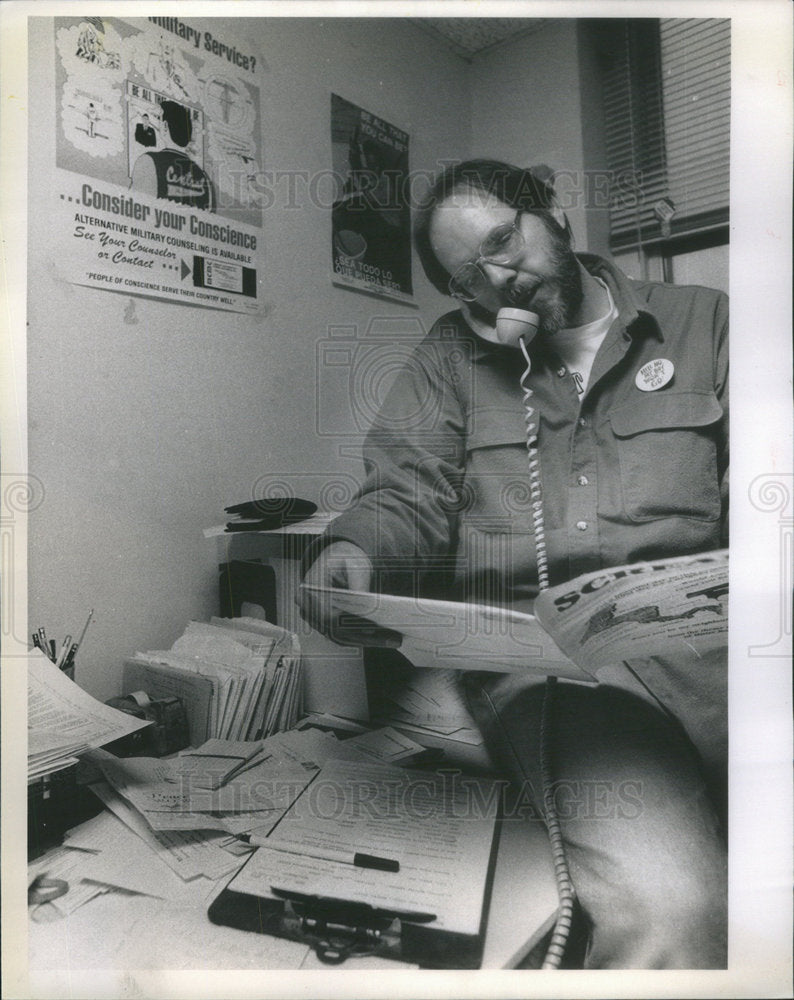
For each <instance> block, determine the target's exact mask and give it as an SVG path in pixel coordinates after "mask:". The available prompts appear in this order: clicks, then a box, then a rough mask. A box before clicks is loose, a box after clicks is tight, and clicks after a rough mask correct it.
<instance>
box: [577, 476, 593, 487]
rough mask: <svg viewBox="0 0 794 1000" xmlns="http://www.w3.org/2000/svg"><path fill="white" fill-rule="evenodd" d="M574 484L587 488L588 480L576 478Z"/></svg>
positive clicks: (583, 477)
mask: <svg viewBox="0 0 794 1000" xmlns="http://www.w3.org/2000/svg"><path fill="white" fill-rule="evenodd" d="M576 482H577V483H578V484H579V485H580V486H587V485H588V484H589V482H590V480H589V479H588V478H587V476H577V477H576Z"/></svg>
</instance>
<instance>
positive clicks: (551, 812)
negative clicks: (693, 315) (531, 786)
mask: <svg viewBox="0 0 794 1000" xmlns="http://www.w3.org/2000/svg"><path fill="white" fill-rule="evenodd" d="M519 346H520V347H521V352H522V353H523V355H524V360H525V361H526V363H527V367H526V371H525V372H524V374H523V375H522V376H521V380H520V384H521V389H522V391H523V393H524V397H523V402H524V409H525V411H526V417H525V421H526V428H527V458H528V461H529V496H530V506H531V509H532V527H533V538H534V541H535V556H536V560H537V564H538V587H539V589H540V590H547V589H548V586H549V565H548V556H547V554H546V534H545V529H544V524H543V498H542V495H541V487H540V458H539V455H538V420H537V411H536V410H535V408H534V407H533V406H532V404H531V402H530V399H531V397H532V390H531V389H530V387H529V384H528V381H527V380H528V379H529V375H530V372H531V370H532V363H531V361H530V358H529V351H528V350H527V345H526V343H525V342H524V339H523V337H522V338H521V339H520V340H519ZM556 683H557V678H556V677H547V678H546V690H545V692H544V695H543V713H542V716H541V723H540V773H541V779H542V781H543V812H544V819H545V822H546V829H547V831H548V834H549V844H550V845H551V854H552V860H553V862H554V877H555V880H556V883H557V896H558V898H559V903H560V905H559V908H558V911H557V919H556V921H555V923H554V930H553V931H552V935H551V940H550V941H549V945H548V948H547V949H546V956H545V958H544V960H543V965H542V966H541V968H542V969H559V967H560V964H561V963H562V959H563V956H564V954H565V947H566V945H567V943H568V936H569V934H570V930H571V924H572V922H573V909H574V904H575V901H576V890H575V889H574V887H573V882H572V881H571V873H570V870H569V868H568V858H567V856H566V854H565V844H564V842H563V839H562V829H561V827H560V820H559V817H558V816H557V809H556V806H555V803H554V787H553V774H552V764H551V750H550V747H549V739H550V730H551V726H552V722H553V716H552V712H553V705H554V687H555V685H556Z"/></svg>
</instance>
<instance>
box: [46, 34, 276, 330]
mask: <svg viewBox="0 0 794 1000" xmlns="http://www.w3.org/2000/svg"><path fill="white" fill-rule="evenodd" d="M225 23H226V22H218V24H219V27H218V29H217V31H218V33H219V35H218V37H215V35H214V34H213V33H212V32H210V31H206V30H199V29H197V28H196V27H194V26H192V25H190V24H189V23H187V22H184V21H181V20H180V19H179V18H175V17H150V18H146V19H144V18H138V19H130V20H122V19H119V18H110V17H60V18H56V19H55V42H56V52H57V55H56V101H57V108H56V168H57V171H56V173H57V178H56V179H57V184H56V191H55V199H56V205H55V210H54V216H55V231H54V233H53V243H54V245H55V246H56V248H57V249H58V251H59V252H60V263H61V264H62V266H63V268H64V270H65V275H66V277H67V279H68V280H69V281H72V282H74V283H76V284H80V285H88V286H91V287H95V288H110V289H113V290H115V291H121V292H124V293H125V294H131V295H135V294H138V295H147V296H153V297H155V298H158V299H167V300H171V301H175V302H186V303H188V304H190V305H196V306H207V307H211V308H215V309H224V310H227V311H232V312H246V313H255V312H257V311H258V310H259V285H260V282H261V278H262V250H263V241H262V205H261V195H260V194H259V193H258V192H257V189H256V177H257V174H258V173H259V169H260V167H259V164H260V161H261V158H262V154H261V149H260V145H261V119H260V103H259V87H258V86H257V85H256V83H255V76H254V74H255V71H256V56H254V55H253V54H252V53H250V52H245V51H240V50H238V48H237V46H236V45H234V44H232V43H231V42H230V40H229V39H225V38H223V37H222V36H221V35H220V32H221V31H222V30H223V28H224V26H225Z"/></svg>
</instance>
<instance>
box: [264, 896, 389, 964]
mask: <svg viewBox="0 0 794 1000" xmlns="http://www.w3.org/2000/svg"><path fill="white" fill-rule="evenodd" d="M365 909H367V910H369V909H370V908H369V907H366V908H365ZM362 916H364V913H363V912H362V913H361V914H359V912H358V908H355V907H346V908H343V909H341V910H340V908H339V906H338V905H331V901H330V900H324V899H320V898H310V897H307V898H305V899H302V900H297V899H287V900H285V903H284V912H283V914H282V918H281V919H282V928H283V930H284V931H285V932H286V933H288V934H289V935H290V936H291V937H292V936H294V938H297V939H298V940H301V941H305V942H306V944H308V945H310V946H311V947H312V948H313V949H314V953H315V954H316V955H317V957H318V958H319V960H320V961H321V962H324V963H325V964H326V965H341V964H342V963H343V962H344V961H345V960H346V959H348V958H352V957H361V956H365V955H381V956H382V955H388V956H390V957H391V958H399V956H400V952H401V945H400V942H401V926H400V921H399V919H398V918H397V917H389V916H377V914H373V913H370V914H367V920H366V922H362V920H361V917H362Z"/></svg>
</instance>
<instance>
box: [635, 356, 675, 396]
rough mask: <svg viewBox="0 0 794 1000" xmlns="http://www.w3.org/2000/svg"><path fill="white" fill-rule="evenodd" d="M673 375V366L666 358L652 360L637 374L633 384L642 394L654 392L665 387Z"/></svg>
mask: <svg viewBox="0 0 794 1000" xmlns="http://www.w3.org/2000/svg"><path fill="white" fill-rule="evenodd" d="M674 373H675V365H674V364H673V362H672V361H668V360H667V358H654V359H653V361H649V362H648V363H647V364H644V365H643V366H642V368H640V370H639V371H638V372H637V375H636V377H635V379H634V384H635V385H636V386H637V388H638V389H642V391H643V392H654V391H655V390H656V389H661V388H662V387H663V386H666V385H667V383H668V382H669V381H670V379H671V378H672V377H673V375H674Z"/></svg>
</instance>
